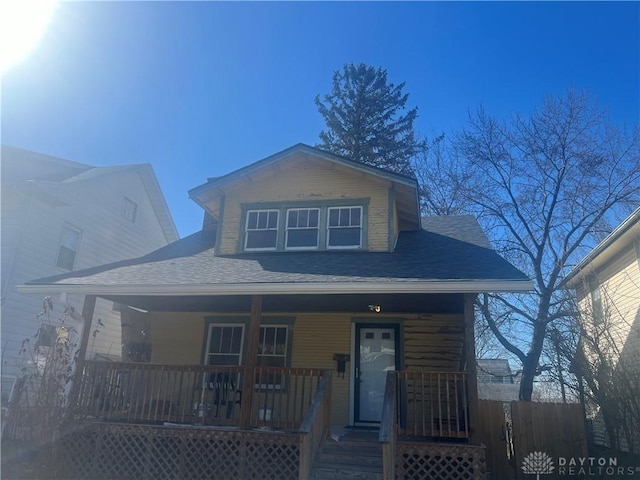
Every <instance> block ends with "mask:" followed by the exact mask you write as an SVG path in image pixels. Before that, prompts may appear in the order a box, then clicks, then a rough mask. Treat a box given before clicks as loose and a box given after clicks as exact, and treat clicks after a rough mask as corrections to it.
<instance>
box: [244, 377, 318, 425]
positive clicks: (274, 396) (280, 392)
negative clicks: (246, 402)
mask: <svg viewBox="0 0 640 480" xmlns="http://www.w3.org/2000/svg"><path fill="white" fill-rule="evenodd" d="M322 375H323V371H322V370H320V369H317V368H281V367H256V370H255V390H254V392H253V400H252V408H251V425H252V426H258V427H265V428H275V429H285V430H297V429H298V428H299V427H300V424H301V423H302V420H303V418H304V416H305V414H306V413H307V411H308V409H309V407H310V405H311V402H312V400H313V398H314V395H315V394H316V391H317V390H318V386H319V384H320V380H321V379H322Z"/></svg>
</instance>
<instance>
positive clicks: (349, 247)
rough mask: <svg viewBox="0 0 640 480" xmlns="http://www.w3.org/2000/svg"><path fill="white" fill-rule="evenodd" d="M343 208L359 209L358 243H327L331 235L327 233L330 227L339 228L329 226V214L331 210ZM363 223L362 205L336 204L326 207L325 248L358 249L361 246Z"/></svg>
mask: <svg viewBox="0 0 640 480" xmlns="http://www.w3.org/2000/svg"><path fill="white" fill-rule="evenodd" d="M344 208H349V209H351V208H358V209H360V238H359V243H358V245H329V239H330V238H331V236H330V235H329V231H330V230H331V228H334V229H335V228H340V227H330V226H329V217H330V214H331V210H340V209H344ZM363 223H364V209H363V208H362V205H340V206H336V207H329V208H327V239H326V249H327V250H358V249H360V248H362V230H363V228H364V227H363ZM343 228H354V227H353V226H350V227H343Z"/></svg>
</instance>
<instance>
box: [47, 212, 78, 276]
mask: <svg viewBox="0 0 640 480" xmlns="http://www.w3.org/2000/svg"><path fill="white" fill-rule="evenodd" d="M65 230H72V231H74V232H76V233H77V234H78V245H77V246H76V248H75V250H73V252H74V255H73V262H72V265H71V268H65V267H61V266H60V265H59V264H58V262H59V260H60V249H61V248H62V247H64V248H67V249H69V250H71V248H70V247H68V246H66V245H63V244H62V240H63V238H64V232H65ZM81 243H82V230H81V229H80V228H76V227H74V226H72V225H69V224H68V223H65V224H64V225H62V230H61V231H60V240H59V241H58V250H57V253H56V260H55V262H54V265H55V266H56V268H59V269H60V270H64V271H66V272H72V271H73V270H74V269H75V268H76V264H77V262H78V253H79V252H80V244H81Z"/></svg>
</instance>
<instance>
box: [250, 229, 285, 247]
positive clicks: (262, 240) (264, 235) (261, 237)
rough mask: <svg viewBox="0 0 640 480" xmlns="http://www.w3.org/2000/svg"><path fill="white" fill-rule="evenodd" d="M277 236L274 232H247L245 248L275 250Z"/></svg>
mask: <svg viewBox="0 0 640 480" xmlns="http://www.w3.org/2000/svg"><path fill="white" fill-rule="evenodd" d="M277 236H278V232H277V231H276V230H264V231H261V230H254V231H251V232H247V248H275V247H276V239H277Z"/></svg>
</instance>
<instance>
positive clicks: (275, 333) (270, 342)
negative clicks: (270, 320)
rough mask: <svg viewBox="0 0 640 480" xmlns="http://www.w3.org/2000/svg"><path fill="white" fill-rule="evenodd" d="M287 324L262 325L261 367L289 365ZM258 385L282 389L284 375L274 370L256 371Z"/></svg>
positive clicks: (259, 350)
mask: <svg viewBox="0 0 640 480" xmlns="http://www.w3.org/2000/svg"><path fill="white" fill-rule="evenodd" d="M287 337H288V327H287V325H266V326H263V327H260V339H259V344H258V365H260V366H261V367H286V366H287ZM255 383H256V387H258V388H262V389H280V388H283V387H284V376H283V375H282V374H278V373H274V372H262V373H258V372H256V378H255Z"/></svg>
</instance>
